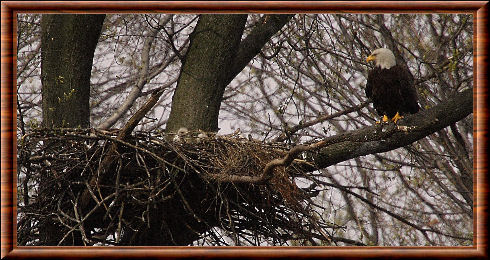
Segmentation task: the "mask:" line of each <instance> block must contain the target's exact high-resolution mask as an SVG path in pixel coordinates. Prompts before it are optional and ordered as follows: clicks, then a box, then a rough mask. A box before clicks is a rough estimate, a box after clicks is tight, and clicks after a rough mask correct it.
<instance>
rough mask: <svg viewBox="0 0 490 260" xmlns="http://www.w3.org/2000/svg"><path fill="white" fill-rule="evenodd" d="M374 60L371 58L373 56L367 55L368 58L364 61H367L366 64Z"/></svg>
mask: <svg viewBox="0 0 490 260" xmlns="http://www.w3.org/2000/svg"><path fill="white" fill-rule="evenodd" d="M374 59H375V58H374V56H373V55H369V56H368V57H367V58H366V61H367V62H370V61H372V60H374Z"/></svg>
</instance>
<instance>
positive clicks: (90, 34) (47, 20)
mask: <svg viewBox="0 0 490 260" xmlns="http://www.w3.org/2000/svg"><path fill="white" fill-rule="evenodd" d="M104 18H105V15H72V14H50V15H43V17H42V20H41V31H42V36H41V83H42V110H43V126H44V127H47V128H53V127H89V126H90V111H89V99H90V75H91V71H92V60H93V57H94V51H95V46H96V45H97V42H98V39H99V35H100V31H101V29H102V23H103V22H104ZM49 145H50V146H51V149H57V145H56V144H49ZM44 181H49V180H41V183H40V187H41V188H42V187H43V186H44V185H43V182H44ZM40 226H41V227H42V228H41V229H40V230H39V232H40V237H41V238H42V239H44V241H43V242H42V243H41V244H43V245H58V243H59V242H60V241H61V240H62V236H63V234H60V233H59V232H58V231H59V230H60V228H61V227H58V226H56V225H54V224H53V223H52V222H47V223H43V224H42V225H40ZM65 242H67V243H68V244H76V245H82V241H81V238H80V236H74V237H73V238H72V240H69V239H68V240H65Z"/></svg>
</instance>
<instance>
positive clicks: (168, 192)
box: [18, 129, 312, 245]
mask: <svg viewBox="0 0 490 260" xmlns="http://www.w3.org/2000/svg"><path fill="white" fill-rule="evenodd" d="M116 136H117V135H116V133H115V132H114V133H111V132H103V131H97V130H94V129H78V130H75V129H58V130H46V129H38V130H33V131H32V132H31V133H29V134H28V135H25V136H23V137H22V138H21V139H19V140H18V152H19V153H18V169H19V172H20V174H19V179H18V180H19V183H18V187H19V189H18V194H19V196H18V198H19V203H18V212H19V216H18V219H19V224H18V243H19V245H94V244H102V245H107V244H114V245H186V244H190V243H192V242H193V241H197V240H199V239H202V238H203V237H207V239H206V241H207V242H208V243H210V244H216V245H218V244H225V241H224V239H223V238H222V236H223V232H225V233H227V232H229V234H232V235H231V236H232V237H235V238H236V239H237V240H236V241H239V240H242V241H243V239H251V238H253V237H262V238H263V239H266V240H269V241H272V240H273V241H275V242H274V243H275V244H282V243H284V242H285V241H287V240H290V239H301V238H302V237H310V236H311V234H308V232H309V231H308V230H311V229H312V227H311V226H310V225H311V223H309V221H308V220H307V219H311V216H309V214H310V213H308V212H309V210H308V209H307V206H306V205H308V203H307V201H308V198H309V197H310V195H309V194H308V192H307V191H306V189H300V188H298V187H297V186H296V184H295V181H294V178H293V177H291V176H290V174H288V172H296V173H298V174H300V172H299V170H297V169H294V164H292V166H289V167H276V168H274V170H273V175H272V177H271V178H269V179H267V180H266V181H264V182H261V183H253V182H250V183H249V182H247V181H234V180H236V179H237V178H238V179H240V178H241V177H243V176H249V177H254V176H255V177H256V176H261V175H262V174H263V171H264V167H265V166H266V165H267V163H269V162H270V161H271V160H274V159H276V158H281V157H283V156H284V155H285V154H286V153H287V151H288V150H289V147H287V146H285V145H284V144H266V143H263V142H260V141H256V140H248V139H244V138H240V137H238V136H234V135H229V136H212V135H208V136H206V137H200V138H198V137H197V133H188V134H186V136H183V137H181V138H179V140H178V141H175V140H174V137H173V136H171V135H164V134H155V133H143V132H139V133H136V134H135V135H133V136H130V137H129V138H127V139H126V140H124V141H122V140H118V139H117V138H116ZM217 228H219V229H217ZM53 230H57V231H58V233H57V234H54V235H53V234H52V232H53ZM219 230H221V231H219ZM206 232H207V233H206ZM249 243H250V244H254V243H255V242H252V241H249Z"/></svg>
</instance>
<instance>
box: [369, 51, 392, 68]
mask: <svg viewBox="0 0 490 260" xmlns="http://www.w3.org/2000/svg"><path fill="white" fill-rule="evenodd" d="M372 60H374V62H375V63H376V66H378V67H380V68H382V69H389V68H391V67H393V66H395V65H396V58H395V55H394V54H393V52H392V51H390V50H389V49H386V48H380V49H376V50H374V51H373V52H372V53H371V55H369V57H367V58H366V61H367V62H369V61H372Z"/></svg>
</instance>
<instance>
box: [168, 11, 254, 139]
mask: <svg viewBox="0 0 490 260" xmlns="http://www.w3.org/2000/svg"><path fill="white" fill-rule="evenodd" d="M246 20H247V15H236V14H234V15H201V17H200V18H199V21H198V22H197V25H196V28H195V29H194V32H193V33H192V34H191V36H190V37H191V41H190V46H189V50H188V51H187V54H186V56H185V58H184V61H183V65H182V70H181V73H180V76H179V80H178V82H177V89H176V90H175V93H174V96H173V99H172V110H171V113H170V117H169V119H168V122H167V132H176V131H177V130H178V129H179V128H180V127H186V128H188V129H189V130H198V129H201V130H204V131H217V130H218V114H219V109H220V105H221V99H222V97H223V92H224V90H225V87H226V85H228V81H227V79H228V75H229V72H230V70H231V68H232V64H233V60H234V57H235V55H236V53H237V51H238V47H239V44H240V40H241V37H242V34H243V29H244V26H245V22H246Z"/></svg>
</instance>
